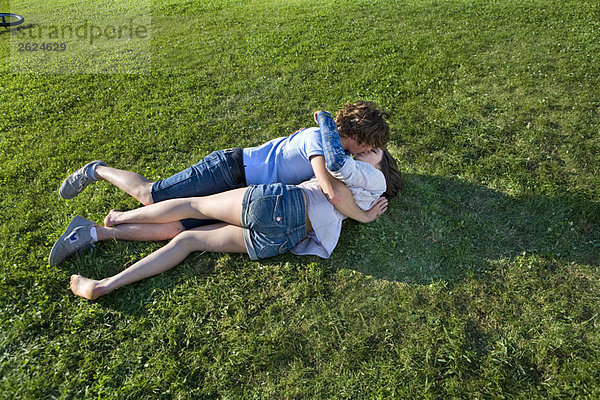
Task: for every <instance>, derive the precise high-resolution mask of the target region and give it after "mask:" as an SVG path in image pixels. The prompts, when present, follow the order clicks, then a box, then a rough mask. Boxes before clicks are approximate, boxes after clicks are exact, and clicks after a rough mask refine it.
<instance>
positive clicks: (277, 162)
mask: <svg viewBox="0 0 600 400" xmlns="http://www.w3.org/2000/svg"><path fill="white" fill-rule="evenodd" d="M315 155H319V156H322V155H323V146H322V144H321V133H320V131H319V128H308V129H303V130H300V131H298V132H296V133H294V134H292V135H290V136H287V137H281V138H277V139H273V140H271V141H270V142H267V143H265V144H263V145H261V146H258V147H249V148H245V149H244V168H245V172H246V183H247V184H248V185H261V184H270V183H276V182H281V183H283V184H286V185H297V184H299V183H300V182H304V181H306V180H309V179H310V178H312V177H313V175H314V172H313V169H312V165H311V164H310V157H311V156H315Z"/></svg>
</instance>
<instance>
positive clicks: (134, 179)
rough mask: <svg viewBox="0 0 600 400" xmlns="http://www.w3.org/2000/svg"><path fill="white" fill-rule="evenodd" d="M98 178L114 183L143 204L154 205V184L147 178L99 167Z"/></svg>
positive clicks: (97, 169)
mask: <svg viewBox="0 0 600 400" xmlns="http://www.w3.org/2000/svg"><path fill="white" fill-rule="evenodd" d="M95 173H96V177H98V178H100V179H104V180H105V181H107V182H110V183H112V184H113V185H115V186H116V187H118V188H119V189H121V190H122V191H124V192H125V193H127V194H128V195H130V196H132V197H134V198H135V199H137V201H139V202H140V203H142V204H152V203H153V201H152V182H151V181H149V180H148V179H146V177H144V176H142V175H140V174H136V173H135V172H131V171H124V170H122V169H116V168H111V167H106V166H103V165H99V166H97V167H96V169H95Z"/></svg>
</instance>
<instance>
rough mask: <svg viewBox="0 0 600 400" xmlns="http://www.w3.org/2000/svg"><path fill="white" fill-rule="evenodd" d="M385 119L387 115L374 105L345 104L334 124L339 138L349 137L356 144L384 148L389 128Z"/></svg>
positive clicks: (364, 103) (368, 103)
mask: <svg viewBox="0 0 600 400" xmlns="http://www.w3.org/2000/svg"><path fill="white" fill-rule="evenodd" d="M385 118H389V114H387V113H386V112H384V111H381V110H378V109H377V107H376V106H375V104H373V103H371V102H368V101H358V102H356V103H352V104H351V103H346V105H345V106H344V108H342V109H341V110H340V111H338V113H337V115H336V116H335V124H336V125H337V127H338V129H339V131H340V136H341V137H350V138H352V139H354V140H356V142H357V143H358V144H361V143H367V144H370V145H372V146H374V147H384V146H385V145H386V143H387V142H388V140H390V127H389V125H388V123H387V121H386V120H385Z"/></svg>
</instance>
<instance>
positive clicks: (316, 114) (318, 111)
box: [313, 110, 323, 125]
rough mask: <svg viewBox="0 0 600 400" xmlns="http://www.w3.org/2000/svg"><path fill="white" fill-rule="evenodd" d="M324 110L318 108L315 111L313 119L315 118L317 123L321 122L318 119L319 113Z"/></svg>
mask: <svg viewBox="0 0 600 400" xmlns="http://www.w3.org/2000/svg"><path fill="white" fill-rule="evenodd" d="M321 111H323V110H317V111H315V113H314V114H313V119H314V120H315V122H316V123H317V125H318V124H319V120H317V117H318V116H319V113H320V112H321Z"/></svg>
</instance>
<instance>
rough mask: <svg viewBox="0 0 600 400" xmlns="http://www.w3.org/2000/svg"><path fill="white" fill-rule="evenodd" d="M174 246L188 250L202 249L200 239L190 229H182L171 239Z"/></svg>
mask: <svg viewBox="0 0 600 400" xmlns="http://www.w3.org/2000/svg"><path fill="white" fill-rule="evenodd" d="M182 229H183V228H182ZM171 242H172V243H173V244H174V245H176V246H181V247H184V248H186V249H188V250H189V251H190V252H192V251H197V250H202V247H201V246H202V241H201V240H200V238H198V235H196V234H195V233H194V232H192V231H183V232H181V233H179V234H178V235H177V236H175V237H174V238H173V240H171Z"/></svg>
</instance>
